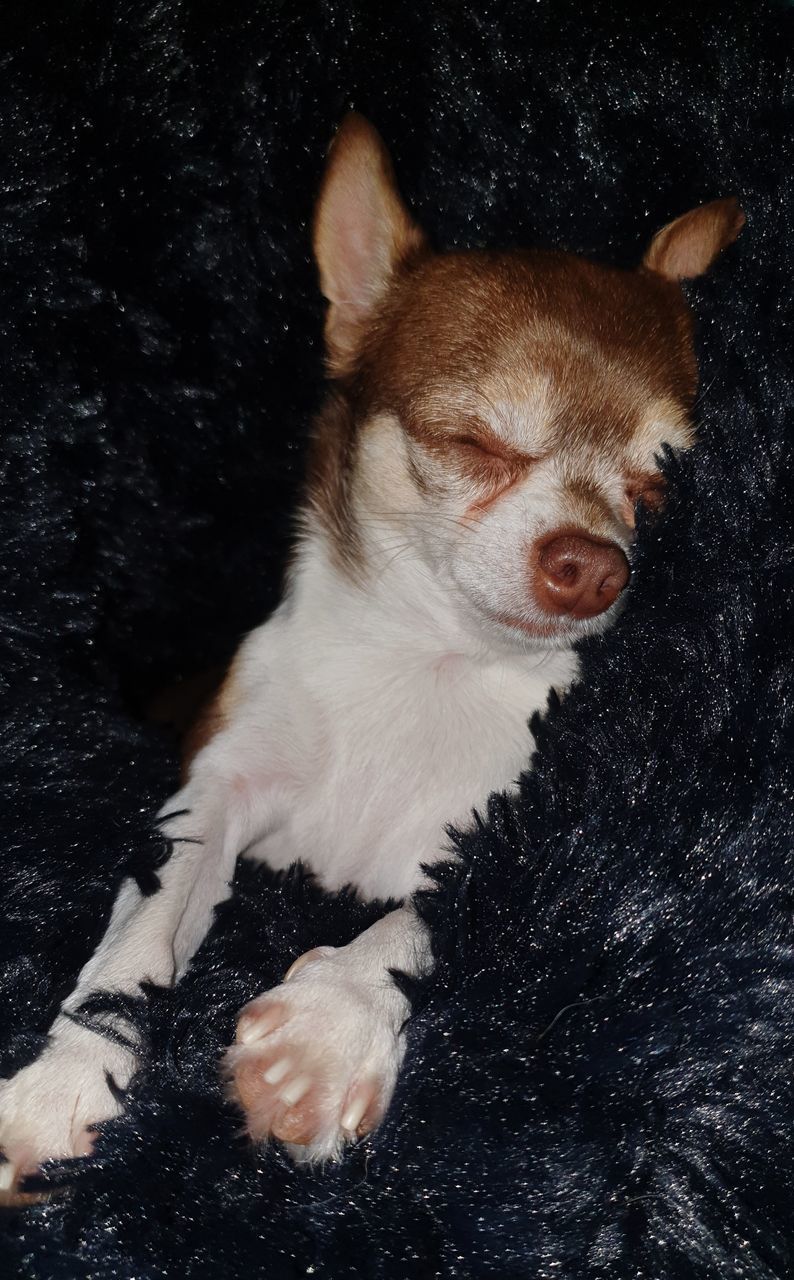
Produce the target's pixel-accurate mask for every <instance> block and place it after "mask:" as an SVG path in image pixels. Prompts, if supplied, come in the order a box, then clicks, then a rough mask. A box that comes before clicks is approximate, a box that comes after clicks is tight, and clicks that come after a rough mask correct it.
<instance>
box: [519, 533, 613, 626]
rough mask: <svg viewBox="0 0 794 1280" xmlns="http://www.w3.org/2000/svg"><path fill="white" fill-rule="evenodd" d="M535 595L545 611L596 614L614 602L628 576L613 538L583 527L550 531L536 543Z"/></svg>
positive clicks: (574, 614) (576, 615)
mask: <svg viewBox="0 0 794 1280" xmlns="http://www.w3.org/2000/svg"><path fill="white" fill-rule="evenodd" d="M534 578H535V581H534V586H535V596H536V598H537V602H538V604H539V605H540V607H541V608H542V609H543V610H544V611H545V612H546V613H553V614H556V615H560V614H566V615H567V616H568V617H571V618H595V617H596V616H597V615H598V614H599V613H605V612H606V610H607V609H608V608H609V607H610V605H613V604H614V603H615V601H616V600H617V598H618V596H619V595H620V593H621V591H622V590H623V588H624V587H625V585H626V583H627V582H628V580H629V562H628V560H627V559H626V556H625V554H624V553H623V551H622V549H621V548H620V547H619V546H618V545H617V543H616V542H608V541H606V540H605V539H602V538H594V537H592V536H591V535H590V534H588V533H586V532H585V531H584V530H581V531H573V532H565V533H561V532H560V531H559V530H557V531H555V532H554V533H552V534H549V535H548V536H547V537H546V538H543V539H542V540H541V541H540V542H539V543H537V544H536V554H535V575H534Z"/></svg>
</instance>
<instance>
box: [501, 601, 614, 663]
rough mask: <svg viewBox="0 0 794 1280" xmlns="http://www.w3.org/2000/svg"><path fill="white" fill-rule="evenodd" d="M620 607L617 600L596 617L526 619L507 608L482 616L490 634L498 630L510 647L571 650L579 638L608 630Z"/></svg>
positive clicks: (518, 648) (582, 638)
mask: <svg viewBox="0 0 794 1280" xmlns="http://www.w3.org/2000/svg"><path fill="white" fill-rule="evenodd" d="M622 607H623V604H622V601H619V602H617V603H616V604H614V605H613V606H612V607H611V608H610V609H607V610H606V612H605V613H602V614H599V615H598V616H597V617H595V618H568V617H565V616H562V617H556V618H550V617H547V618H543V617H540V618H538V617H534V618H528V617H526V616H522V615H521V614H520V613H511V612H509V611H505V612H498V611H496V612H490V611H487V612H484V613H483V617H484V620H485V621H487V623H488V625H489V628H490V630H491V632H492V634H493V632H494V631H496V632H498V634H499V635H500V637H501V638H502V639H503V640H504V641H506V642H507V643H508V644H509V645H510V647H511V648H514V649H517V650H519V651H520V650H524V651H526V650H528V649H570V648H571V646H572V645H574V644H576V642H577V641H578V640H584V639H585V638H586V637H588V636H597V635H601V634H602V633H603V632H604V631H607V630H608V629H609V628H610V627H611V626H612V624H613V623H614V622H615V621H616V619H617V618H618V616H619V615H620V613H621V611H622Z"/></svg>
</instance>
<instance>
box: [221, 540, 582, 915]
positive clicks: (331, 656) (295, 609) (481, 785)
mask: <svg viewBox="0 0 794 1280" xmlns="http://www.w3.org/2000/svg"><path fill="white" fill-rule="evenodd" d="M405 578H406V574H405V569H404V567H403V569H402V571H401V575H400V579H399V581H398V580H395V579H389V580H386V579H384V580H382V581H381V582H380V583H379V584H378V587H377V589H376V591H375V592H374V595H373V593H372V592H370V593H362V592H361V590H360V589H358V588H355V587H352V586H351V585H350V584H349V583H346V582H345V580H344V578H343V577H340V575H338V574H337V573H335V572H334V571H333V570H332V569H329V565H328V563H327V561H326V560H325V558H324V557H322V558H321V557H320V555H319V553H318V552H317V551H316V550H314V551H310V552H309V553H308V554H307V551H306V549H305V548H304V553H303V557H302V560H301V562H299V565H298V571H297V573H296V575H295V582H294V584H293V591H292V593H291V595H290V597H289V598H288V600H287V601H286V602H285V604H284V605H283V606H282V608H281V609H280V610H279V611H278V612H277V613H276V615H275V616H274V617H273V618H272V619H271V620H270V621H269V622H268V623H267V624H265V626H263V627H261V628H259V629H258V630H257V631H255V632H253V633H252V635H251V636H249V637H248V640H247V641H246V642H245V644H244V646H243V648H242V649H241V651H240V655H239V657H238V660H237V663H236V666H235V673H234V677H233V684H234V689H235V710H234V722H235V726H236V727H235V743H234V750H235V754H236V755H238V756H239V751H240V740H241V736H243V737H244V738H245V748H244V753H245V757H246V758H247V760H248V761H249V762H250V773H249V777H248V779H247V782H246V785H249V786H258V787H267V788H269V789H270V790H272V792H273V809H272V812H273V822H272V824H271V825H270V826H269V829H268V833H267V834H266V835H265V836H264V837H263V838H261V839H260V840H258V841H257V842H255V843H254V844H252V845H251V846H250V847H249V849H248V850H247V856H249V857H255V858H261V859H263V860H265V861H267V862H268V863H269V864H270V865H271V866H273V867H275V868H283V867H287V866H289V865H290V863H292V862H294V861H296V860H297V859H301V860H302V861H303V862H304V863H305V864H306V865H308V866H309V867H310V868H311V869H312V871H313V872H314V873H315V874H316V876H317V877H318V880H319V881H320V883H321V884H323V885H324V886H325V887H327V888H329V889H337V888H340V887H342V886H343V885H346V884H350V885H353V886H355V888H357V889H358V891H359V892H360V893H361V894H363V895H364V896H366V897H388V896H391V897H397V898H403V897H405V896H406V895H407V894H409V893H410V892H411V891H412V890H413V889H415V888H416V887H417V885H418V884H419V883H420V882H421V864H422V863H429V862H433V861H436V860H437V859H438V858H439V857H441V856H444V854H445V852H446V851H447V849H448V847H449V842H448V839H447V837H446V834H445V828H446V826H447V825H448V824H449V823H452V824H455V825H457V826H466V825H467V824H468V823H469V822H470V820H471V813H472V809H473V808H475V807H484V805H485V802H486V800H487V797H488V795H489V794H490V793H491V792H492V791H496V790H505V789H509V788H511V787H512V786H514V784H515V783H516V780H517V778H518V776H519V774H520V773H521V771H522V770H523V769H525V768H526V767H527V764H528V761H529V756H530V753H531V749H532V739H531V735H530V732H529V728H528V724H527V722H528V719H529V717H530V716H531V714H532V713H533V711H535V710H536V709H537V708H539V707H543V706H544V704H545V701H546V697H547V694H548V690H549V687H550V686H551V685H557V686H561V685H562V686H565V685H567V684H568V683H569V682H570V680H571V678H572V676H573V674H574V671H575V658H574V655H573V654H572V653H571V651H570V650H556V651H555V650H551V651H547V652H534V653H529V654H504V653H495V652H493V651H492V650H490V649H488V648H486V647H484V646H483V645H482V643H478V644H473V643H472V642H471V640H470V639H469V640H468V641H467V640H466V638H465V637H464V636H463V635H462V634H461V632H460V629H459V627H456V623H455V620H454V619H453V618H452V617H451V616H450V615H449V614H447V613H444V611H443V610H441V609H439V606H438V602H437V601H435V600H432V599H431V600H428V598H427V597H428V593H427V590H426V587H425V588H424V590H423V584H422V583H421V582H420V583H418V584H417V583H413V584H411V585H407V584H406V581H405ZM456 641H457V644H456ZM220 745H221V744H220V743H219V746H220Z"/></svg>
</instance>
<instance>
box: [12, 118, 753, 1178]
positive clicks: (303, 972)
mask: <svg viewBox="0 0 794 1280" xmlns="http://www.w3.org/2000/svg"><path fill="white" fill-rule="evenodd" d="M743 221H744V219H743V215H742V214H741V211H740V210H739V208H738V206H737V204H736V202H735V201H734V200H733V199H725V200H719V201H715V202H714V203H712V204H709V205H705V206H703V207H702V208H698V209H694V210H692V211H691V212H690V213H688V214H685V215H684V216H683V217H681V218H678V219H677V220H676V221H675V222H672V223H671V224H670V225H668V226H667V227H665V228H664V229H663V230H662V231H660V232H659V233H658V235H656V237H655V238H654V239H653V241H652V243H651V245H650V247H649V249H648V251H647V253H646V255H645V258H644V260H643V262H642V264H641V266H640V267H639V268H638V269H637V270H636V271H622V270H617V269H613V268H609V267H605V266H597V265H594V264H592V263H590V262H587V261H584V260H582V259H580V258H578V257H574V256H572V255H569V254H567V253H562V252H505V253H497V252H485V251H473V252H462V253H449V254H436V253H434V252H432V251H431V249H430V248H429V246H428V244H427V242H426V240H425V237H424V236H423V234H422V232H421V231H420V230H419V228H418V227H417V226H416V224H415V223H414V222H413V220H412V219H411V217H410V215H409V213H408V212H407V210H406V208H405V206H404V205H403V203H402V201H401V198H400V196H399V194H398V192H397V189H396V186H395V183H394V178H393V174H392V169H391V165H390V162H389V159H388V156H387V154H386V151H385V149H384V147H383V144H382V142H381V140H380V138H379V137H378V135H377V134H376V133H375V131H374V130H373V129H372V127H371V126H370V125H369V124H368V123H367V122H366V121H364V120H363V119H362V118H361V117H359V116H355V115H353V116H350V117H348V118H347V119H346V121H345V122H344V123H343V125H342V127H341V128H340V130H339V133H338V134H337V137H336V139H335V141H334V144H333V147H332V149H331V153H330V157H329V162H328V168H327V172H326V176H325V180H324V184H323V187H322V191H321V194H320V197H319V201H318V207H317V216H316V223H315V233H314V245H315V254H316V258H317V262H318V266H319V272H320V281H321V285H322V289H323V293H324V295H325V297H326V299H327V300H328V303H329V307H328V313H327V324H326V342H327V357H328V370H329V374H330V379H331V387H330V392H329V396H328V400H327V403H326V406H325V408H324V410H323V412H322V413H321V415H320V417H319V420H318V424H317V431H316V442H315V449H314V454H313V457H312V460H311V467H310V476H309V486H308V497H307V501H306V503H305V507H304V510H303V520H302V533H301V537H300V540H299V542H298V546H297V551H296V556H295V560H294V563H293V566H292V570H291V575H290V583H289V588H288V591H287V593H286V596H285V599H284V601H283V603H282V605H281V606H280V608H279V609H278V610H277V611H276V613H275V614H274V616H273V617H272V618H271V619H270V620H269V621H268V622H267V623H266V624H265V625H263V626H261V627H260V628H259V629H257V630H256V631H254V632H253V633H252V634H251V635H250V636H248V638H247V639H246V641H245V642H244V644H243V645H242V647H241V649H240V651H239V653H238V655H237V657H236V659H235V661H234V663H233V666H232V668H231V672H230V674H229V676H228V678H227V680H226V683H225V685H224V687H223V689H222V691H221V693H220V695H219V697H218V698H217V700H216V701H215V703H214V705H213V707H212V709H211V711H210V712H209V713H208V714H207V715H206V716H205V718H204V721H203V723H202V724H201V725H200V726H199V727H198V730H197V732H196V734H195V735H194V737H193V751H194V754H193V758H192V760H191V761H190V762H189V767H188V772H187V776H186V781H185V784H184V786H183V788H182V789H181V790H180V791H179V793H178V794H177V795H175V796H174V797H173V798H172V799H170V800H169V801H168V802H167V804H166V805H165V806H164V807H163V809H162V812H161V815H160V818H159V821H160V823H161V825H162V828H163V830H164V832H165V833H166V834H167V835H168V836H170V837H171V839H172V840H173V841H174V845H173V849H174V852H173V854H172V856H171V858H170V861H169V862H168V863H167V864H166V865H165V867H164V868H163V869H162V872H161V876H160V878H161V888H160V889H159V891H158V892H157V893H156V894H154V895H153V896H150V897H143V896H142V895H141V893H140V892H139V890H138V888H137V886H136V884H135V882H134V881H133V880H127V881H126V882H125V883H124V885H123V886H122V888H121V891H120V893H119V896H118V899H117V901H116V904H115V907H114V910H113V914H112V918H111V920H110V924H109V927H108V929H107V933H106V935H105V937H104V939H103V941H102V942H101V944H100V946H99V948H98V950H97V951H96V953H95V954H94V955H93V956H92V958H91V959H90V960H89V961H88V963H87V964H86V966H85V968H84V969H83V971H82V973H81V974H80V977H79V981H78V983H77V987H76V989H75V991H74V992H73V993H72V995H71V996H70V997H69V998H68V999H67V1000H66V1002H65V1003H64V1005H63V1007H62V1010H61V1012H60V1013H59V1014H58V1016H57V1017H56V1019H55V1022H54V1024H53V1027H52V1030H51V1034H50V1039H49V1042H48V1045H47V1047H46V1049H45V1050H44V1052H43V1053H42V1055H41V1057H40V1058H39V1059H38V1060H36V1061H35V1062H33V1063H32V1064H31V1065H30V1066H28V1067H26V1068H24V1069H23V1070H22V1071H20V1072H19V1073H18V1074H17V1075H15V1076H14V1077H13V1078H11V1079H9V1080H7V1081H5V1082H3V1083H2V1085H0V1143H1V1144H2V1149H3V1151H4V1153H5V1155H6V1158H7V1163H6V1164H5V1165H3V1166H2V1167H1V1168H0V1177H2V1180H3V1182H4V1185H5V1186H6V1187H7V1188H11V1187H12V1186H14V1185H16V1181H17V1179H18V1177H19V1176H20V1175H22V1174H24V1173H25V1172H26V1171H29V1170H31V1169H33V1168H35V1167H36V1166H37V1164H38V1163H39V1162H41V1161H43V1160H45V1159H47V1158H49V1157H64V1156H79V1155H83V1154H86V1153H87V1152H89V1151H90V1149H91V1144H92V1131H91V1126H92V1125H94V1124H96V1123H97V1122H99V1121H102V1120H104V1119H105V1118H107V1117H109V1116H111V1115H113V1114H114V1113H116V1112H117V1110H118V1103H117V1102H116V1101H115V1100H114V1097H113V1096H112V1095H111V1092H110V1091H109V1089H108V1086H107V1083H106V1079H107V1076H108V1073H109V1074H110V1075H111V1076H112V1077H113V1078H114V1080H115V1081H116V1083H117V1084H118V1085H120V1086H122V1087H123V1086H125V1085H126V1084H127V1082H128V1080H129V1078H130V1076H131V1074H132V1073H133V1071H134V1069H135V1067H136V1056H135V1055H134V1054H133V1053H132V1052H131V1051H130V1050H129V1049H127V1048H125V1047H122V1046H120V1045H118V1044H115V1043H113V1042H111V1041H108V1040H106V1039H104V1038H102V1037H100V1036H98V1035H96V1034H94V1033H93V1032H91V1031H90V1030H88V1029H86V1028H85V1027H83V1026H81V1025H78V1023H76V1022H75V1021H73V1020H72V1019H71V1018H70V1017H69V1014H70V1013H73V1012H74V1011H75V1010H76V1009H77V1008H78V1007H79V1005H80V1003H81V1002H82V1001H83V1000H84V999H85V998H86V997H87V996H88V995H89V994H90V993H91V992H94V991H97V990H100V989H111V990H116V991H121V992H130V993H135V992H137V991H138V987H139V983H140V982H141V981H142V980H143V979H149V980H152V981H155V982H158V983H173V982H175V981H177V980H178V979H179V977H180V975H181V974H182V973H184V971H185V968H186V967H187V965H188V964H189V963H190V960H191V957H192V956H193V955H194V953H195V951H196V949H197V948H198V946H199V945H200V944H201V942H202V939H203V938H204V936H205V935H206V933H207V930H208V928H209V926H210V923H211V920H212V915H213V910H214V908H215V906H216V904H217V903H218V902H220V901H221V900H222V899H223V898H225V897H226V896H227V895H228V893H229V883H230V880H231V878H232V875H233V871H234V865H235V861H236V859H237V857H238V856H239V855H243V856H245V857H247V858H254V859H263V860H264V861H266V862H267V863H268V864H269V865H270V866H272V867H275V868H279V867H287V866H289V865H290V864H291V863H293V862H294V861H295V860H296V859H301V860H302V861H303V862H304V863H306V864H307V865H308V866H309V867H310V868H311V869H312V870H313V872H314V873H315V874H316V876H317V878H318V880H319V882H320V883H321V884H322V885H324V886H325V887H327V888H328V889H339V888H341V887H342V886H343V885H353V886H354V887H355V888H356V889H357V890H358V892H359V893H360V894H362V895H363V896H365V897H375V896H377V897H385V896H392V897H395V898H397V899H400V900H402V901H403V902H404V904H405V905H404V906H402V907H401V908H399V909H398V910H395V911H393V912H392V913H391V914H390V915H387V916H386V917H385V918H384V919H382V920H380V921H379V922H378V923H377V924H376V925H374V926H373V927H372V928H370V929H368V930H366V931H365V932H364V933H362V934H361V936H360V937H358V938H356V939H355V941H354V942H352V943H351V944H350V945H349V946H346V947H342V948H338V949H334V948H331V947H324V946H319V947H318V949H317V950H315V951H313V952H310V953H308V955H307V956H304V957H302V958H300V959H299V960H298V962H297V963H296V965H295V966H293V969H292V970H291V971H290V973H289V975H288V976H287V978H286V979H285V981H284V982H283V983H282V984H281V986H279V987H277V988H276V989H275V990H273V991H268V992H266V993H265V994H264V995H262V996H260V997H259V998H258V999H257V1000H255V1001H253V1002H252V1003H251V1004H249V1005H248V1006H247V1007H246V1008H245V1009H244V1010H243V1011H242V1013H241V1016H240V1019H239V1024H238V1033H237V1044H236V1046H235V1047H233V1048H232V1049H231V1050H230V1051H229V1053H228V1055H227V1058H226V1063H225V1069H226V1072H227V1074H228V1076H229V1078H230V1080H231V1088H232V1090H233V1093H234V1096H235V1097H236V1098H237V1099H238V1100H239V1102H240V1105H241V1106H242V1108H243V1110H244V1112H245V1117H246V1123H247V1128H248V1131H249V1132H250V1134H251V1136H252V1137H253V1138H255V1139H264V1138H267V1137H270V1136H275V1137H277V1138H280V1139H282V1140H285V1141H287V1142H289V1143H291V1144H293V1145H292V1151H293V1153H294V1154H295V1155H296V1157H297V1158H300V1159H305V1160H322V1159H327V1158H334V1157H337V1156H338V1155H339V1154H340V1152H341V1151H342V1149H343V1147H344V1145H345V1144H346V1143H347V1142H348V1141H350V1140H352V1139H354V1138H355V1137H356V1135H358V1134H361V1133H363V1132H366V1131H367V1130H370V1129H372V1128H373V1127H374V1126H375V1125H377V1124H378V1122H379V1120H380V1119H381V1118H382V1116H383V1114H384V1112H385V1110H386V1108H387V1106H388V1104H389V1100H390V1097H391V1094H392V1090H393V1087H394V1083H395V1079H396V1077H397V1072H398V1070H399V1067H400V1062H401V1058H402V1055H403V1034H402V1027H403V1023H404V1021H405V1018H406V1014H407V1005H406V1000H405V998H404V997H403V995H402V994H401V993H400V991H399V990H398V988H397V986H396V985H395V984H394V982H393V981H392V979H391V978H390V976H389V970H390V969H393V968H399V969H402V970H406V971H408V972H413V973H418V972H421V971H423V970H425V969H426V968H427V966H428V965H429V963H430V960H429V951H428V944H427V939H426V936H425V931H424V929H423V926H422V925H421V923H420V922H419V920H418V918H417V917H416V916H415V914H414V913H413V911H412V909H411V905H410V900H411V894H412V892H413V891H414V890H415V889H416V888H417V887H418V886H419V885H420V884H421V883H422V869H421V868H422V864H423V863H432V862H433V861H434V860H437V859H438V858H440V857H442V856H448V854H446V853H445V845H446V841H445V836H444V831H445V827H446V825H447V824H448V823H450V822H452V823H456V824H459V825H465V824H466V823H467V821H468V820H469V816H470V814H471V811H472V809H473V808H474V807H475V806H483V805H484V804H485V802H486V799H487V797H488V795H489V793H490V792H492V791H494V790H499V789H510V788H512V787H513V786H514V785H515V782H516V779H517V777H518V775H519V774H520V772H521V771H522V769H524V768H525V766H526V764H527V761H528V758H529V756H530V752H531V748H532V741H531V737H530V733H529V729H528V727H527V722H528V720H529V717H530V716H531V714H532V713H533V712H534V711H535V710H536V709H537V708H541V707H543V706H544V705H545V702H546V698H547V694H548V690H549V688H550V686H556V687H557V688H564V687H565V686H567V685H568V684H569V683H570V681H571V679H572V678H573V677H574V675H575V673H576V656H575V653H574V651H573V648H572V646H573V644H574V642H575V641H576V640H578V639H579V638H580V637H582V636H584V635H588V634H591V633H594V632H598V631H601V630H603V629H604V628H605V627H607V626H609V624H610V623H611V622H612V620H613V618H614V617H615V614H616V612H617V610H618V609H619V608H620V602H621V593H622V590H623V588H624V586H625V584H626V581H627V579H628V574H629V569H628V560H627V556H628V553H629V550H630V547H631V543H632V535H633V525H634V506H635V501H636V500H637V499H638V498H643V499H644V500H645V501H646V502H647V503H648V504H649V505H651V506H654V505H657V504H658V500H659V498H660V496H661V493H662V488H663V480H662V477H661V475H660V474H659V470H658V466H657V461H656V459H657V456H658V454H659V451H660V447H661V445H662V443H663V442H666V443H668V444H669V445H671V446H672V447H673V448H676V449H684V448H686V447H687V446H688V445H689V444H690V443H691V441H692V425H691V421H690V412H691V408H692V404H693V399H694V395H695V390H696V380H697V377H696V366H695V359H694V354H693V345H692V325H691V320H690V315H689V312H688V310H687V306H686V304H685V301H684V297H683V294H682V290H681V287H680V284H679V281H680V280H681V279H683V278H687V277H691V276H695V275H698V274H700V273H701V272H703V271H704V270H706V268H707V267H708V266H709V265H710V263H711V262H712V260H713V259H714V258H715V256H716V255H717V254H718V253H719V251H720V250H721V249H723V248H724V247H725V246H726V245H727V244H729V243H730V242H731V241H732V240H733V239H734V238H735V237H736V235H737V234H738V232H739V230H740V228H741V226H742V223H743ZM318 942H322V939H318Z"/></svg>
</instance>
